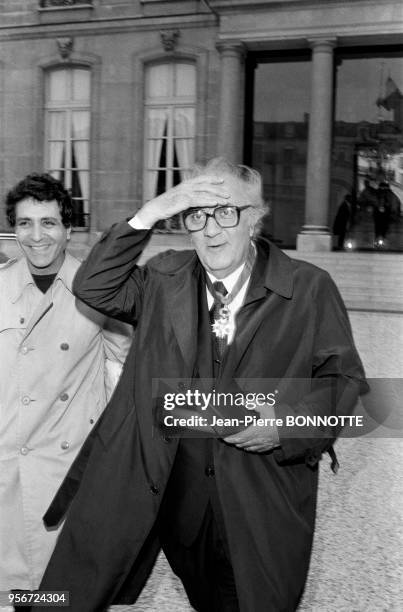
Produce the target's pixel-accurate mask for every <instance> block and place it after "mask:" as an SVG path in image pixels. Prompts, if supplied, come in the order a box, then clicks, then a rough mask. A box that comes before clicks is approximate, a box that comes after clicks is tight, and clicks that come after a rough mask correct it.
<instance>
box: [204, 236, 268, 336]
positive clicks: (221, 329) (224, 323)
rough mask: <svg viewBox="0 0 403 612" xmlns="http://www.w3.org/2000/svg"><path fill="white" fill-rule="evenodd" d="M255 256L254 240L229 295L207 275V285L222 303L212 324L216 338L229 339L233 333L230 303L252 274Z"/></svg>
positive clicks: (215, 297)
mask: <svg viewBox="0 0 403 612" xmlns="http://www.w3.org/2000/svg"><path fill="white" fill-rule="evenodd" d="M255 257H256V247H255V245H254V244H253V242H251V244H250V248H249V252H248V256H247V259H246V261H245V265H244V267H243V270H242V272H241V274H240V276H239V278H238V280H237V282H236V283H235V285H234V288H233V289H232V291H231V293H229V294H228V295H223V294H222V293H221V292H220V291H217V290H216V289H215V288H214V287H213V284H212V282H211V280H210V279H209V278H208V276H207V275H206V276H207V286H208V288H209V291H210V293H211V295H212V296H213V297H214V299H215V300H218V301H219V302H221V305H222V306H221V308H220V310H219V311H218V318H216V319H215V321H214V323H213V324H212V325H211V328H212V330H213V334H214V335H215V336H216V338H218V339H220V340H223V339H228V336H229V335H230V333H231V324H230V309H229V304H230V303H231V302H232V300H233V299H234V298H235V296H236V295H237V294H238V293H239V291H240V290H241V289H242V287H243V285H244V283H245V282H246V280H247V279H248V277H249V276H250V273H251V270H252V268H253V264H254V262H255Z"/></svg>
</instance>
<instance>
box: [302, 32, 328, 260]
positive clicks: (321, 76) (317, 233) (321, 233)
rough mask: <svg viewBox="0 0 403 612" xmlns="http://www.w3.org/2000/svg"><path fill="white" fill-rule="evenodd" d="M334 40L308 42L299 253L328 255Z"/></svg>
mask: <svg viewBox="0 0 403 612" xmlns="http://www.w3.org/2000/svg"><path fill="white" fill-rule="evenodd" d="M335 43H336V40H335V39H316V40H311V41H310V44H311V47H312V82H311V83H312V85H311V87H312V91H311V112H310V117H309V134H308V160H307V179H306V202H305V225H304V226H303V228H302V230H301V233H300V234H299V235H298V237H297V249H298V250H301V251H329V250H331V248H332V235H331V233H330V232H329V228H328V214H329V192H330V159H331V147H332V102H333V48H334V46H335Z"/></svg>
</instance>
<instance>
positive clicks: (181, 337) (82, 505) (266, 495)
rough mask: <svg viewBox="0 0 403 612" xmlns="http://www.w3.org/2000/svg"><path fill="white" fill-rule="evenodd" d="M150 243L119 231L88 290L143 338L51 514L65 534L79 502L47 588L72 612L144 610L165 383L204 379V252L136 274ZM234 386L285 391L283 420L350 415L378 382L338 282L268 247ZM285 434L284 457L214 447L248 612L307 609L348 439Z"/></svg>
mask: <svg viewBox="0 0 403 612" xmlns="http://www.w3.org/2000/svg"><path fill="white" fill-rule="evenodd" d="M149 234H150V233H149V232H147V231H145V230H143V231H138V230H133V229H132V228H131V227H130V226H129V225H128V224H127V223H120V224H117V225H115V226H114V227H112V228H111V230H110V231H109V232H106V233H105V234H104V236H103V237H102V238H101V240H100V242H99V243H98V244H97V245H96V246H95V247H94V249H93V251H92V252H91V254H90V256H89V258H88V259H87V261H86V262H85V263H84V264H83V265H82V267H81V269H80V270H79V272H78V274H77V276H76V280H75V291H76V294H77V295H78V296H79V297H80V298H81V299H82V300H83V301H84V302H86V303H87V304H89V305H91V306H92V307H94V308H96V309H98V310H99V311H101V312H103V313H105V314H108V315H109V316H112V317H117V318H118V319H121V320H123V321H126V322H131V323H132V324H133V325H134V326H135V327H136V331H135V339H134V342H133V346H132V349H131V351H130V353H129V356H128V359H127V361H126V364H125V367H124V370H123V373H122V376H121V379H120V382H119V384H118V386H117V388H116V390H115V393H114V395H113V397H112V400H111V402H110V404H109V406H108V407H107V409H106V411H105V412H104V414H103V415H102V417H101V419H100V421H99V423H98V425H97V427H96V428H95V430H94V431H93V433H92V435H91V437H90V438H89V439H88V440H87V443H86V444H85V445H84V447H83V450H82V452H81V454H80V456H79V457H78V459H77V460H76V462H75V464H74V466H73V468H72V469H71V470H70V473H69V475H68V477H67V478H66V480H65V483H64V485H63V487H62V489H61V490H60V491H59V495H58V496H57V497H56V499H55V500H54V503H53V506H52V507H51V508H50V510H49V512H48V514H47V516H46V519H47V521H48V523H56V522H57V521H58V520H60V519H61V517H62V515H63V513H64V512H65V510H66V508H67V507H68V506H69V504H70V507H69V511H68V514H67V519H66V523H65V525H64V528H63V531H62V533H61V536H60V538H59V542H58V544H57V546H56V550H55V552H54V555H53V558H52V560H51V562H50V564H49V566H48V569H47V571H46V573H45V576H44V579H43V582H42V585H41V588H42V589H54V590H58V589H67V590H70V593H71V606H72V607H71V610H72V612H93V611H94V612H95V611H100V610H104V609H105V608H106V607H107V605H108V604H110V603H111V602H115V603H116V602H118V601H119V602H122V603H129V602H131V601H133V600H134V598H135V597H136V596H137V595H138V592H139V590H140V589H141V587H142V585H143V583H144V580H145V579H146V577H147V573H148V572H149V570H150V568H151V566H152V562H153V560H154V558H155V555H156V553H157V551H158V541H157V539H156V533H155V527H154V524H155V519H156V516H157V513H158V509H159V506H160V503H161V499H162V496H163V493H164V488H165V486H166V483H167V480H168V478H169V474H170V470H171V468H172V465H173V461H174V458H175V453H176V448H177V440H175V439H170V438H164V437H162V436H160V435H158V432H157V431H156V429H155V427H154V421H153V408H154V407H155V406H154V403H155V402H154V399H153V393H152V379H153V378H154V379H156V378H179V379H184V380H186V379H190V378H191V376H192V372H193V367H194V363H195V360H196V351H197V347H196V342H195V338H196V337H197V317H198V309H197V278H198V275H199V273H200V263H199V260H198V258H197V255H196V253H195V252H194V251H182V252H175V251H171V252H166V253H163V254H161V255H159V256H157V257H155V258H153V259H152V260H150V261H149V262H148V263H147V265H145V266H144V267H142V268H140V267H137V266H136V260H137V259H138V257H139V256H140V254H141V252H142V251H143V249H144V247H145V245H146V243H147V240H148V238H149ZM234 379H237V380H238V381H241V383H240V384H241V386H242V385H243V388H244V389H245V390H246V391H253V390H255V391H257V390H259V389H256V384H257V382H258V383H259V385H262V386H263V387H265V385H266V384H268V383H267V379H270V385H271V383H272V381H276V382H277V383H278V385H279V388H281V389H283V390H284V393H283V396H282V397H283V399H284V398H286V399H287V401H289V404H288V405H287V402H286V401H282V403H281V404H279V406H276V411H277V412H278V416H285V415H286V414H288V413H289V412H290V411H291V412H292V414H300V415H310V414H312V413H315V414H322V415H326V414H330V413H332V412H334V411H335V410H336V411H337V412H338V413H341V414H344V413H349V412H351V410H352V409H353V407H354V404H355V401H356V399H357V396H358V393H359V388H360V385H363V384H365V383H363V382H362V381H363V380H364V373H363V369H362V365H361V362H360V359H359V357H358V355H357V352H356V350H355V347H354V343H353V339H352V334H351V329H350V324H349V321H348V318H347V314H346V311H345V308H344V304H343V302H342V300H341V298H340V295H339V293H338V291H337V289H336V287H335V285H334V283H333V282H332V281H331V279H330V277H329V275H328V274H327V273H326V272H324V271H323V270H320V269H318V268H316V267H314V266H312V265H310V264H307V263H305V262H301V261H294V260H291V259H290V258H288V257H287V256H286V255H285V254H284V253H282V252H281V251H280V250H279V249H278V248H277V247H275V246H274V245H273V244H270V243H268V242H266V241H262V242H261V243H259V245H258V257H257V260H256V264H255V268H254V271H253V276H252V280H251V283H250V287H249V289H248V292H247V295H246V298H245V302H244V304H243V306H242V308H241V310H240V311H239V313H238V316H237V333H236V336H235V338H234V341H233V343H232V344H231V346H230V349H229V350H228V353H227V358H226V360H225V363H224V365H223V368H222V374H221V376H220V381H218V385H219V387H220V388H222V389H225V388H226V387H227V386H228V388H230V387H231V386H232V385H233V380H234ZM290 381H291V382H290ZM292 381H294V382H295V385H294V384H293V383H292ZM329 381H330V382H329ZM333 383H335V384H333ZM178 386H179V387H180V384H179V385H178ZM263 387H262V388H263ZM295 388H297V389H298V391H297V392H296V391H295ZM270 390H271V391H272V390H273V389H272V387H271V388H270ZM279 433H280V437H281V447H280V448H279V449H277V450H276V451H274V452H271V453H265V454H253V453H246V452H243V451H241V450H238V449H237V448H235V447H233V446H230V445H228V444H225V443H224V442H221V443H219V444H216V445H214V446H215V447H216V448H215V457H214V461H215V468H216V470H215V471H216V479H217V489H218V494H219V498H220V502H221V506H222V511H223V517H224V521H225V527H226V531H227V536H228V544H229V549H230V553H231V559H232V564H233V569H234V575H235V580H236V585H237V590H238V596H239V601H240V608H241V611H242V612H260V611H261V612H263V611H266V610H268V609H270V610H276V611H279V612H280V611H287V612H288V611H290V610H294V609H295V608H296V606H297V604H298V600H299V597H300V595H301V592H302V589H303V585H304V583H305V579H306V574H307V570H308V565H309V557H310V550H311V544H312V537H313V530H314V519H315V505H316V490H317V467H318V461H319V459H320V457H321V454H322V452H323V451H324V450H326V449H327V448H328V447H329V445H330V444H331V443H332V442H333V440H334V437H335V435H337V433H338V430H337V428H336V429H329V428H324V429H321V430H317V431H315V432H314V433H315V435H313V434H312V433H311V434H309V436H310V437H308V436H307V434H306V432H305V434H304V437H297V438H296V437H289V436H288V437H287V435H286V434H285V433H284V432H282V431H280V432H279ZM73 498H74V499H73ZM72 500H73V501H72Z"/></svg>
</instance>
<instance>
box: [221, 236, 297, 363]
mask: <svg viewBox="0 0 403 612" xmlns="http://www.w3.org/2000/svg"><path fill="white" fill-rule="evenodd" d="M292 293H293V264H292V260H291V259H290V258H289V257H288V256H287V255H285V253H283V252H282V251H281V250H280V249H278V248H277V247H276V246H275V245H274V244H272V243H268V242H267V241H266V240H260V241H258V242H257V258H256V262H255V266H254V268H253V271H252V275H251V279H250V283H249V288H248V290H247V293H246V296H245V301H244V304H243V306H242V308H241V309H240V311H239V312H238V314H237V317H236V334H235V338H234V341H233V343H232V345H231V346H230V349H229V351H228V357H227V360H226V363H225V370H226V371H227V373H229V374H231V373H235V371H236V369H237V367H238V365H239V363H240V361H241V360H242V357H243V355H244V354H245V351H246V350H247V348H248V346H249V345H250V343H251V342H252V340H253V338H254V336H255V335H256V333H258V330H259V327H260V326H261V325H262V323H263V321H264V319H265V317H266V316H268V314H269V309H270V305H271V301H272V299H274V298H275V295H279V296H281V297H282V298H284V299H290V298H291V297H292Z"/></svg>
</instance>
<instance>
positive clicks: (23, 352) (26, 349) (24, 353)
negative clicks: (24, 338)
mask: <svg viewBox="0 0 403 612" xmlns="http://www.w3.org/2000/svg"><path fill="white" fill-rule="evenodd" d="M28 351H29V348H28V347H27V346H23V347H22V348H21V353H22V354H23V355H26V354H27V353H28Z"/></svg>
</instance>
